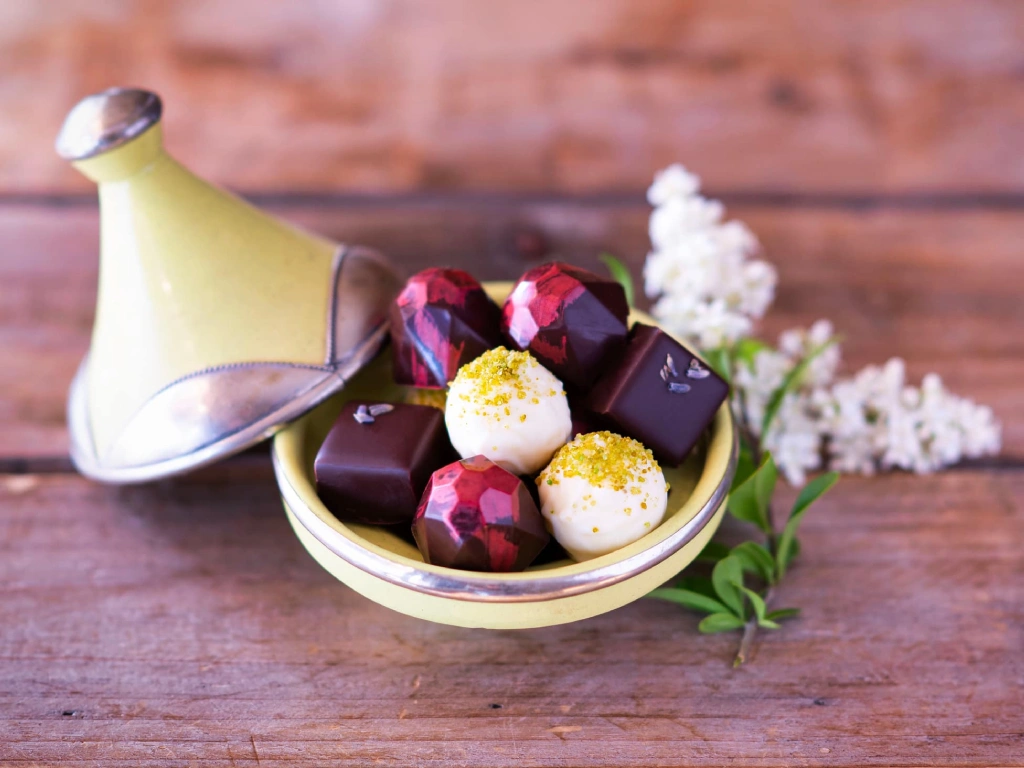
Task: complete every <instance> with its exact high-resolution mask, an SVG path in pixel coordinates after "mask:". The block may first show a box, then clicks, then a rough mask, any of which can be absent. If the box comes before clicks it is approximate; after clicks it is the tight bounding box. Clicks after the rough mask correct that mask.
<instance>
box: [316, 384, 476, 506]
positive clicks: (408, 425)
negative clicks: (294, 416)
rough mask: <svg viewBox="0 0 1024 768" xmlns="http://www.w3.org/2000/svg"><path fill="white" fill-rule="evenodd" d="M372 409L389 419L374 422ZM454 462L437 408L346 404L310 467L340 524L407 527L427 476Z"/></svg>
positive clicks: (321, 498)
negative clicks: (382, 407)
mask: <svg viewBox="0 0 1024 768" xmlns="http://www.w3.org/2000/svg"><path fill="white" fill-rule="evenodd" d="M381 405H385V406H388V410H387V411H384V412H381V411H380V409H379V406H381ZM375 407H376V408H377V409H378V416H381V415H383V413H385V412H387V413H390V412H394V415H393V416H389V417H388V418H386V419H383V418H376V419H375V418H374V417H373V416H372V415H371V412H372V411H373V409H374V408H375ZM455 458H457V455H456V453H455V450H454V449H453V448H452V446H451V443H450V442H449V441H448V432H447V430H446V429H445V426H444V414H443V413H442V412H441V411H439V410H438V409H437V408H432V407H430V406H426V405H408V404H405V403H400V404H394V405H392V404H390V403H380V404H370V403H366V402H361V403H357V402H349V403H346V404H345V406H344V407H343V408H342V411H341V414H340V415H339V416H338V420H337V421H336V422H335V424H334V426H333V427H332V428H331V431H330V432H329V433H328V434H327V438H326V439H325V440H324V442H323V445H321V446H320V450H319V452H318V453H317V455H316V460H315V461H314V463H313V473H314V475H315V477H316V491H317V494H318V495H319V496H320V500H321V501H323V503H324V506H326V507H327V509H329V510H330V511H331V513H332V514H334V516H335V517H337V518H338V519H339V520H341V521H343V522H354V523H369V524H376V525H395V524H400V523H401V524H405V525H408V524H409V523H411V522H412V518H413V515H414V514H415V512H416V505H417V504H418V503H419V499H420V495H421V494H422V493H423V489H424V488H425V487H426V485H427V481H428V480H429V479H430V475H431V473H432V472H433V471H434V470H435V469H437V468H439V467H443V466H444V465H445V464H448V463H449V462H451V461H452V460H454V459H455Z"/></svg>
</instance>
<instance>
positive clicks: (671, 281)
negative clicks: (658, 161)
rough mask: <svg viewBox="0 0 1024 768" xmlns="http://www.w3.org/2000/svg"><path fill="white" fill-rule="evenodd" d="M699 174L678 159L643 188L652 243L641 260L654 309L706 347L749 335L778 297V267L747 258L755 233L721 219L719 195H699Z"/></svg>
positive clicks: (754, 244)
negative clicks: (650, 209)
mask: <svg viewBox="0 0 1024 768" xmlns="http://www.w3.org/2000/svg"><path fill="white" fill-rule="evenodd" d="M699 191H700V179H699V178H697V177H696V176H694V175H693V174H692V173H690V172H689V171H687V170H686V169H685V168H683V166H681V165H673V166H670V167H668V168H666V169H665V170H664V171H662V172H661V173H659V174H658V175H657V176H656V177H655V179H654V183H653V184H652V185H651V188H650V189H649V190H648V191H647V200H648V201H649V202H650V203H651V205H653V206H654V212H653V213H652V214H651V220H650V236H651V244H652V246H653V250H652V251H651V253H650V254H648V256H647V263H646V265H645V266H644V289H645V291H646V293H647V295H648V296H650V297H651V298H656V299H657V300H656V301H655V303H654V307H653V308H652V312H653V313H654V316H655V317H657V318H658V319H659V320H661V321H662V322H664V323H666V324H667V325H669V326H671V327H672V329H673V330H675V331H676V332H677V333H678V334H680V335H682V336H684V337H686V338H688V339H689V340H691V341H692V342H694V343H695V344H697V345H698V346H700V347H702V348H704V349H711V348H714V347H720V346H723V345H725V344H731V343H732V342H735V341H736V340H737V339H741V338H743V337H745V336H749V335H750V333H751V331H752V330H753V320H756V319H758V318H760V317H762V316H763V315H764V313H765V311H766V310H767V309H768V307H769V305H770V304H771V303H772V299H773V298H774V297H775V281H776V274H775V269H774V268H773V267H772V266H771V265H770V264H768V263H767V262H764V261H759V260H755V259H751V258H750V257H751V255H752V254H754V253H756V252H757V250H758V247H759V246H758V242H757V238H755V237H754V235H753V233H752V232H751V231H750V230H749V229H747V227H746V226H745V225H744V224H742V223H741V222H738V221H728V222H723V221H722V215H723V213H724V208H723V207H722V204H721V203H720V202H718V201H717V200H707V199H706V198H704V197H701V195H700V194H699Z"/></svg>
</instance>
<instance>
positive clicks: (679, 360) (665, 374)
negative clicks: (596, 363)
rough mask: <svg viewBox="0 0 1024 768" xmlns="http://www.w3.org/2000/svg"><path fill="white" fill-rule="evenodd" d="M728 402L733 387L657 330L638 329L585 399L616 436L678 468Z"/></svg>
mask: <svg viewBox="0 0 1024 768" xmlns="http://www.w3.org/2000/svg"><path fill="white" fill-rule="evenodd" d="M728 396H729V385H728V384H727V383H726V381H725V380H724V379H723V378H722V377H721V376H719V375H718V374H717V373H715V372H714V371H713V370H711V368H709V367H708V366H707V365H705V364H704V363H702V362H701V361H700V359H699V358H698V357H697V356H696V355H695V354H694V353H693V352H691V351H690V350H688V349H687V348H686V347H684V346H683V345H682V344H680V343H679V342H678V341H676V340H675V339H673V338H672V337H671V336H669V335H668V334H667V333H665V332H664V331H662V330H661V329H659V328H654V327H652V326H649V325H642V324H640V323H637V324H636V325H634V326H633V330H632V331H631V333H630V336H629V342H628V343H627V345H626V350H625V352H624V353H623V355H622V357H621V358H620V359H619V361H618V363H617V364H616V365H615V366H614V367H611V368H609V369H608V370H607V371H606V372H605V373H604V375H603V376H601V378H600V379H599V380H598V382H597V383H596V384H595V385H594V387H593V389H591V391H590V392H589V393H588V395H587V396H586V399H585V406H586V407H587V409H588V410H590V412H591V413H593V414H595V415H596V416H597V417H599V418H601V419H602V420H604V421H605V423H607V424H608V425H609V426H610V427H611V428H612V429H613V430H615V431H617V432H620V433H621V434H624V435H628V436H629V437H632V438H635V439H636V440H639V441H640V442H642V443H643V444H644V445H646V446H647V447H648V448H650V449H651V450H652V451H653V452H654V455H655V456H657V457H658V459H659V460H661V461H663V462H664V463H666V464H670V465H679V464H681V463H682V462H683V460H684V459H686V456H687V454H689V452H690V451H691V450H692V449H693V447H694V445H696V444H697V441H698V440H699V439H700V437H701V435H702V434H703V432H704V430H705V429H707V427H708V425H710V424H711V421H712V420H713V419H714V417H715V414H716V413H717V412H718V409H719V408H720V407H721V405H722V403H724V402H725V400H726V398H727V397H728Z"/></svg>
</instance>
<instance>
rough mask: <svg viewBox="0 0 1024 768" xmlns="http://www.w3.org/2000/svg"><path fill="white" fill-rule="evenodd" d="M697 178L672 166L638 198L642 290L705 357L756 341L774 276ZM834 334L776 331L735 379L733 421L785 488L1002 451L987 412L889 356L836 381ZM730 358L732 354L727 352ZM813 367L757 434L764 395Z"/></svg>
mask: <svg viewBox="0 0 1024 768" xmlns="http://www.w3.org/2000/svg"><path fill="white" fill-rule="evenodd" d="M699 190H700V179H699V178H698V177H697V176H695V175H694V174H692V173H690V172H689V171H687V170H686V169H685V168H683V166H681V165H672V166H670V167H668V168H666V169H665V170H664V171H661V172H660V173H658V174H657V175H656V177H655V179H654V183H653V184H652V185H651V187H650V189H648V191H647V199H648V201H649V202H650V203H651V205H653V206H654V210H653V212H652V213H651V219H650V228H649V229H650V237H651V245H652V248H653V250H652V251H651V252H650V254H648V257H647V263H646V265H645V267H644V289H645V291H646V293H647V295H648V296H650V297H651V298H653V299H655V302H654V305H653V308H652V312H653V313H654V315H655V317H657V318H658V319H659V320H660V321H661V322H662V323H663V324H665V325H666V326H668V327H669V328H670V329H671V330H673V331H675V332H676V333H677V334H679V335H681V336H683V337H685V338H687V339H689V340H690V341H691V342H693V343H694V344H696V345H697V346H699V347H700V348H703V349H705V350H709V349H714V348H716V347H722V346H731V345H734V344H735V343H736V342H737V341H739V340H741V339H745V338H747V337H749V336H750V335H751V333H752V332H753V327H754V321H755V320H758V319H760V318H761V317H762V316H763V315H764V313H765V312H766V311H767V310H768V307H769V306H771V303H772V301H773V300H774V297H775V283H776V279H777V276H776V272H775V268H774V267H773V266H772V265H771V264H769V263H768V262H766V261H761V260H757V259H754V258H752V256H753V255H754V254H756V253H757V252H758V250H759V245H758V242H757V238H755V237H754V235H753V233H751V231H750V230H749V229H747V227H746V226H745V225H744V224H743V223H741V222H738V221H728V222H723V220H722V219H723V216H724V209H723V207H722V204H721V203H719V202H718V201H714V200H707V199H705V198H703V197H701V196H700V194H699ZM833 336H834V332H833V328H832V324H831V323H830V322H828V321H827V320H819V321H817V322H816V323H814V324H813V325H812V326H811V327H810V328H808V329H793V330H789V331H785V332H784V333H782V334H781V335H780V337H779V342H778V346H777V348H775V349H773V348H771V347H769V346H767V345H766V346H764V347H763V348H761V349H759V350H758V351H756V353H754V354H753V355H752V356H751V357H749V359H746V360H738V361H737V362H736V367H735V370H734V371H733V380H732V383H733V398H734V403H733V405H734V411H735V413H736V415H737V417H738V418H739V420H740V421H741V422H742V423H743V424H744V426H745V428H746V429H747V430H748V431H749V432H750V433H751V434H752V435H753V436H754V437H756V438H758V439H760V441H761V444H762V447H763V448H765V449H767V450H770V451H771V452H772V455H773V456H774V459H775V462H776V464H777V465H778V467H779V470H780V471H781V472H782V473H783V475H784V476H785V477H786V479H787V480H789V482H791V483H793V484H795V485H802V484H803V482H804V481H805V479H806V475H807V473H808V472H813V471H815V470H817V469H822V468H824V467H826V466H827V467H829V468H831V469H834V470H837V471H840V472H849V473H854V472H855V473H860V474H873V473H875V472H876V471H878V470H888V469H904V470H910V471H913V472H918V473H926V472H934V471H936V470H938V469H941V468H942V467H945V466H949V465H950V464H954V463H956V462H958V461H961V460H962V459H964V458H977V457H980V456H984V455H990V454H995V453H998V452H999V447H1000V427H999V424H998V422H997V421H996V419H995V416H994V415H993V413H992V410H991V409H990V408H986V407H984V406H979V405H977V404H975V403H974V402H972V401H970V400H968V399H966V398H962V397H957V396H955V395H953V394H951V393H949V392H948V391H947V390H946V389H945V387H944V386H943V384H942V380H941V379H940V378H939V377H938V376H937V375H935V374H929V375H927V376H925V377H924V379H923V380H922V382H921V386H920V387H913V386H909V385H908V384H907V382H906V369H905V366H904V364H903V361H902V360H900V359H898V358H893V359H892V360H889V361H888V362H887V363H886V364H885V365H883V366H874V365H869V366H867V367H865V368H864V369H863V370H861V371H859V372H858V373H856V374H855V375H854V376H852V377H849V378H844V379H838V380H837V379H836V372H837V371H838V369H839V364H840V357H841V355H840V349H839V346H838V344H835V343H834V339H833ZM733 348H734V349H735V347H733ZM809 357H810V358H811V359H810V360H809V361H808V362H807V364H806V366H804V368H803V369H802V373H801V374H800V375H799V376H798V377H796V379H795V380H794V381H793V382H792V383H793V386H792V388H791V389H790V390H789V391H788V392H787V393H786V395H785V396H784V397H783V398H782V400H781V402H780V403H779V406H778V409H777V411H776V413H775V415H774V417H773V419H772V421H771V423H770V424H769V425H768V429H767V432H766V434H761V432H762V429H763V424H764V419H765V415H766V412H767V409H768V406H769V403H770V402H771V401H772V399H773V396H774V395H775V393H776V392H777V391H778V390H779V388H780V387H781V386H782V385H783V383H784V382H785V381H786V380H787V378H789V375H790V372H791V371H793V370H794V368H795V367H796V366H798V365H800V364H801V362H802V361H804V360H807V359H808V358H809Z"/></svg>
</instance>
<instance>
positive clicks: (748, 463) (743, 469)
mask: <svg viewBox="0 0 1024 768" xmlns="http://www.w3.org/2000/svg"><path fill="white" fill-rule="evenodd" d="M756 471H757V465H756V464H755V463H754V454H753V453H752V451H751V450H750V446H749V445H747V441H746V440H744V439H743V438H742V437H741V438H740V455H739V458H738V459H737V461H736V475H735V476H734V477H733V479H732V489H731V490H730V491H729V492H730V493H732V492H733V491H735V490H736V489H737V488H739V487H740V486H741V485H743V484H744V483H745V482H746V481H747V479H748V478H749V477H750V476H751V475H752V474H754V472H756Z"/></svg>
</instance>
